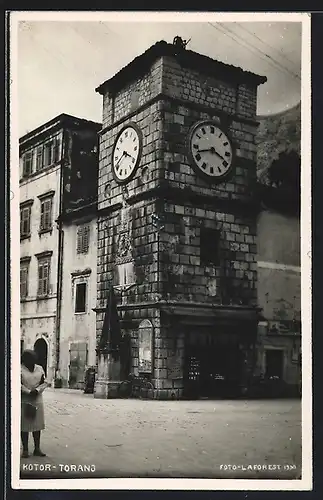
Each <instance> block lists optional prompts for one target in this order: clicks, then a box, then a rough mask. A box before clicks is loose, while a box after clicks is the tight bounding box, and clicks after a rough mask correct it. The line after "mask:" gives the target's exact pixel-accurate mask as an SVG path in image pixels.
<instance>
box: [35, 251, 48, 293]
mask: <svg viewBox="0 0 323 500" xmlns="http://www.w3.org/2000/svg"><path fill="white" fill-rule="evenodd" d="M49 279H50V258H49V257H46V258H42V259H39V260H38V292H37V295H38V296H44V295H48V294H49V291H50V289H49Z"/></svg>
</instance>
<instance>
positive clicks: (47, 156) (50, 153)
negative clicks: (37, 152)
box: [44, 140, 55, 167]
mask: <svg viewBox="0 0 323 500" xmlns="http://www.w3.org/2000/svg"><path fill="white" fill-rule="evenodd" d="M54 151H55V142H54V140H51V141H48V142H46V143H45V144H44V166H45V167H48V166H49V165H51V164H52V163H54Z"/></svg>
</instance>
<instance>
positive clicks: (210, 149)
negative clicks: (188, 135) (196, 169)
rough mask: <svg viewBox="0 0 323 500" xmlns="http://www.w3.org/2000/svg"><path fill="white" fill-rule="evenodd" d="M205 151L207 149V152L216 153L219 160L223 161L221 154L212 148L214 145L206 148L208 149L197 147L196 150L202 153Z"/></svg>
mask: <svg viewBox="0 0 323 500" xmlns="http://www.w3.org/2000/svg"><path fill="white" fill-rule="evenodd" d="M206 151H209V152H211V153H212V154H215V155H217V156H218V157H219V158H221V160H223V161H224V158H223V156H221V155H220V154H219V153H217V151H215V149H214V147H213V146H212V147H211V148H208V149H199V150H198V153H204V152H206Z"/></svg>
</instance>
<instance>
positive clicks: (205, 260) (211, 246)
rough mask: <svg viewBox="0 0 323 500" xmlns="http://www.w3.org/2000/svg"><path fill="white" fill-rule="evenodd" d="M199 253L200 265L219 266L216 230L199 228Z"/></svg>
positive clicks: (218, 233) (218, 237) (218, 245)
mask: <svg viewBox="0 0 323 500" xmlns="http://www.w3.org/2000/svg"><path fill="white" fill-rule="evenodd" d="M200 252H201V254H200V255H201V264H202V265H213V266H219V265H220V232H219V231H218V230H217V229H209V228H206V227H202V228H201V236H200Z"/></svg>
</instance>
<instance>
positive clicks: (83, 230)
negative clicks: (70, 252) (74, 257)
mask: <svg viewBox="0 0 323 500" xmlns="http://www.w3.org/2000/svg"><path fill="white" fill-rule="evenodd" d="M76 240H77V242H76V252H77V253H78V254H80V253H88V251H89V243H90V226H89V225H88V224H84V225H82V226H79V227H78V228H77V238H76Z"/></svg>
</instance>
